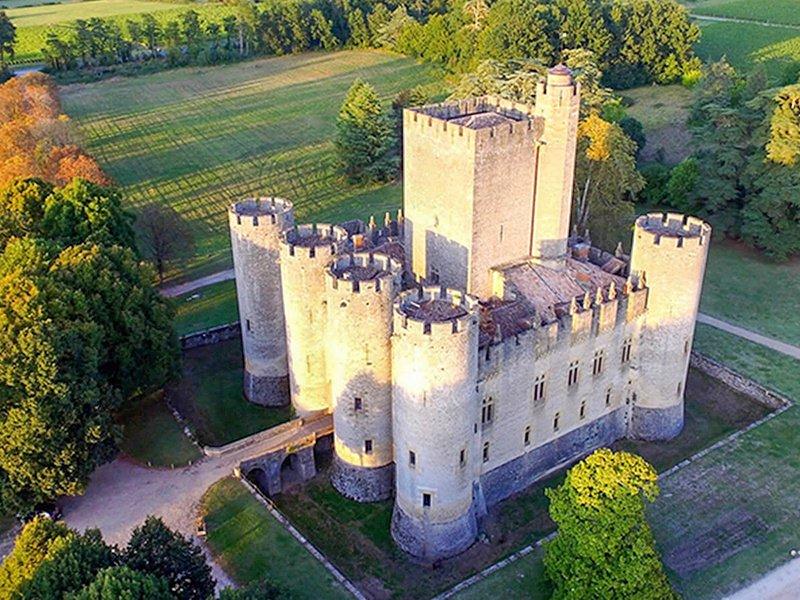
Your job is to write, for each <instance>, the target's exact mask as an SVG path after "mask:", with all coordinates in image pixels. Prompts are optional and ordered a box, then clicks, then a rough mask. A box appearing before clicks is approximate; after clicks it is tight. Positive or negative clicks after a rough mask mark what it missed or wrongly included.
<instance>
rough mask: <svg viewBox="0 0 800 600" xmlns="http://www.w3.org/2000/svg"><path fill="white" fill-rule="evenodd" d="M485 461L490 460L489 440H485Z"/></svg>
mask: <svg viewBox="0 0 800 600" xmlns="http://www.w3.org/2000/svg"><path fill="white" fill-rule="evenodd" d="M483 462H489V442H483Z"/></svg>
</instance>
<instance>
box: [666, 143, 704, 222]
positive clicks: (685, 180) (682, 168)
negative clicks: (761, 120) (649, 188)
mask: <svg viewBox="0 0 800 600" xmlns="http://www.w3.org/2000/svg"><path fill="white" fill-rule="evenodd" d="M699 175H700V171H699V169H698V167H697V159H696V158H694V157H693V156H690V157H689V158H686V159H684V160H683V161H681V162H680V163H679V164H677V165H675V167H674V168H673V169H672V172H671V173H670V176H669V180H668V181H667V188H666V192H667V198H666V199H667V201H668V202H669V204H670V206H673V207H674V208H676V209H677V210H679V211H681V212H683V213H687V214H689V213H694V212H695V211H696V210H697V208H698V206H697V205H696V204H695V198H694V190H695V187H696V186H697V178H698V177H699Z"/></svg>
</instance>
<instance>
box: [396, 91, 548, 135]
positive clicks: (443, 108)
mask: <svg viewBox="0 0 800 600" xmlns="http://www.w3.org/2000/svg"><path fill="white" fill-rule="evenodd" d="M533 111H534V107H533V106H528V105H526V104H521V103H519V102H512V101H510V100H505V99H503V98H499V97H497V96H482V97H479V98H469V99H466V100H455V101H449V102H443V103H439V104H431V105H428V106H423V107H420V108H407V109H405V110H404V111H403V129H404V131H406V132H414V131H420V132H422V133H423V134H425V135H435V136H438V137H441V138H442V139H445V140H448V141H450V142H451V143H455V142H456V141H457V140H466V141H467V142H468V143H470V144H477V143H484V142H487V141H490V140H491V141H502V140H512V139H516V138H520V139H524V140H526V141H530V142H534V141H536V140H538V139H539V138H540V137H541V135H542V132H543V131H544V121H543V120H542V119H541V117H537V116H534V114H533Z"/></svg>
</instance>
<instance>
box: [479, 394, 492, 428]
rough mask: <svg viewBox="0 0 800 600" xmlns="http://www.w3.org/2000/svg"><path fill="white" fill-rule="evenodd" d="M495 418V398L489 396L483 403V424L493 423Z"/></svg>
mask: <svg viewBox="0 0 800 600" xmlns="http://www.w3.org/2000/svg"><path fill="white" fill-rule="evenodd" d="M493 418H494V399H493V398H492V397H491V396H487V397H486V398H484V399H483V402H482V403H481V425H486V424H487V423H491V422H492V419H493Z"/></svg>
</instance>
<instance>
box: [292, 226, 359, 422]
mask: <svg viewBox="0 0 800 600" xmlns="http://www.w3.org/2000/svg"><path fill="white" fill-rule="evenodd" d="M312 238H313V239H314V240H315V241H314V242H310V241H308V240H309V239H312ZM346 239H347V232H346V231H344V230H343V229H342V228H341V227H336V226H331V225H301V226H299V227H295V228H294V229H292V230H289V231H287V232H286V233H285V234H284V237H283V240H282V242H281V251H280V268H281V280H282V283H283V298H284V307H285V311H284V312H285V319H286V342H287V350H288V363H289V382H290V386H291V394H292V406H293V407H294V410H295V412H296V413H297V414H298V416H301V417H303V416H308V415H310V414H313V413H315V412H319V411H323V410H328V409H329V408H330V406H331V402H330V389H329V381H328V370H327V368H326V356H325V345H326V343H327V338H326V329H327V327H326V326H327V320H328V311H327V305H326V293H325V268H326V267H327V265H328V263H329V262H330V261H331V259H332V258H333V257H334V256H335V254H336V252H337V249H338V247H339V246H340V245H341V244H342V243H344V242H345V241H346Z"/></svg>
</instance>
